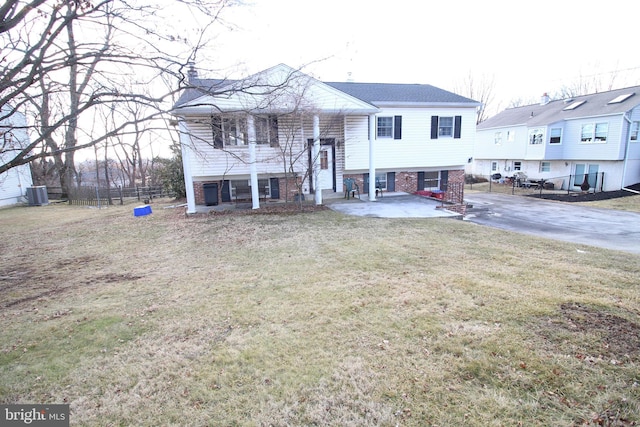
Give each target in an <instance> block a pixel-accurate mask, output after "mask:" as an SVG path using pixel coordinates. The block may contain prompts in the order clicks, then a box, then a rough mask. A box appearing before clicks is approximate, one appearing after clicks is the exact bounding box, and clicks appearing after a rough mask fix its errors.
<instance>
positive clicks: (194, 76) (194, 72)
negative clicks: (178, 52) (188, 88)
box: [187, 62, 198, 82]
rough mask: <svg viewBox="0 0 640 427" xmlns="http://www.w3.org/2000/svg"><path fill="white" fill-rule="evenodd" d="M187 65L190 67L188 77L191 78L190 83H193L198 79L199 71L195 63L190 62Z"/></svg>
mask: <svg viewBox="0 0 640 427" xmlns="http://www.w3.org/2000/svg"><path fill="white" fill-rule="evenodd" d="M187 65H188V66H189V70H188V71H187V76H188V77H189V81H190V82H192V81H194V80H196V79H197V78H198V70H196V64H195V63H194V62H189V63H188V64H187Z"/></svg>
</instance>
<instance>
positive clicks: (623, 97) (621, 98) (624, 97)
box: [607, 93, 635, 104]
mask: <svg viewBox="0 0 640 427" xmlns="http://www.w3.org/2000/svg"><path fill="white" fill-rule="evenodd" d="M633 95H635V93H625V94H622V95H619V96H616V97H615V98H613V99H612V100H611V101H609V102H607V104H619V103H621V102H624V101H626V100H627V99H629V98H631V97H632V96H633Z"/></svg>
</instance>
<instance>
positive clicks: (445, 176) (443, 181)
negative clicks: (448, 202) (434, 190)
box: [440, 171, 449, 191]
mask: <svg viewBox="0 0 640 427" xmlns="http://www.w3.org/2000/svg"><path fill="white" fill-rule="evenodd" d="M448 185H449V171H440V189H441V190H442V191H447V187H448Z"/></svg>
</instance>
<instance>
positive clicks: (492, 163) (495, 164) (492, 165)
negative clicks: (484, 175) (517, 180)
mask: <svg viewBox="0 0 640 427" xmlns="http://www.w3.org/2000/svg"><path fill="white" fill-rule="evenodd" d="M497 170H498V162H491V172H495V171H497Z"/></svg>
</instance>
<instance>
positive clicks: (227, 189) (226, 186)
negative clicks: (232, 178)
mask: <svg viewBox="0 0 640 427" xmlns="http://www.w3.org/2000/svg"><path fill="white" fill-rule="evenodd" d="M230 184H231V183H230V182H229V180H228V179H225V180H224V181H222V194H221V198H222V201H223V202H230V201H231V185H230Z"/></svg>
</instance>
